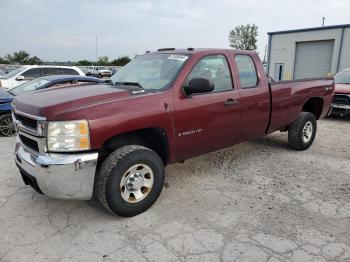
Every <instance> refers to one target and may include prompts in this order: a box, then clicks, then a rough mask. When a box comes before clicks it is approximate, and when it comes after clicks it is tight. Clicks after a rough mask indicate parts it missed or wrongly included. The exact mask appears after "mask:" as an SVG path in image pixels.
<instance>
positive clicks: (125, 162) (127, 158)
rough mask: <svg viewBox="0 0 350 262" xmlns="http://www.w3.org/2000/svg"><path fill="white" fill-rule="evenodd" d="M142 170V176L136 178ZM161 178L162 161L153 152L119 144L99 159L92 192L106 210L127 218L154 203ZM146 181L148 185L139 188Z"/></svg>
mask: <svg viewBox="0 0 350 262" xmlns="http://www.w3.org/2000/svg"><path fill="white" fill-rule="evenodd" d="M140 168H141V169H140ZM129 170H134V171H129ZM138 170H140V171H138ZM142 172H143V173H144V175H142V178H139V177H138V176H140V174H141V173H142ZM147 172H148V173H147ZM152 177H153V179H152ZM164 177H165V171H164V164H163V161H162V160H161V158H160V157H159V155H158V154H157V153H155V152H154V151H152V150H151V149H148V148H146V147H143V146H138V145H129V146H123V147H121V148H118V149H117V150H115V151H114V152H112V153H111V154H110V155H109V156H108V157H107V158H106V159H105V160H104V161H103V163H102V165H101V167H100V169H99V171H98V173H97V177H96V181H95V194H96V197H97V199H98V201H99V202H100V203H101V205H102V206H103V208H104V209H105V211H107V213H110V214H114V215H120V216H123V217H131V216H135V215H137V214H140V213H142V212H144V211H145V210H147V209H148V208H150V207H151V206H152V205H153V204H154V202H155V201H156V200H157V199H158V197H159V195H160V193H161V191H162V189H163V184H164ZM132 178H133V179H134V180H133V182H130V181H131V179H132ZM141 179H142V180H141ZM146 181H147V183H148V184H149V185H150V184H151V181H152V185H151V186H148V187H146V186H144V187H141V184H143V183H144V184H147V183H146ZM124 182H125V183H124ZM131 183H134V184H131ZM130 185H133V187H129V186H130ZM123 186H124V187H123ZM138 187H140V188H139V190H137V191H136V189H137V188H138ZM134 192H135V194H134ZM140 192H141V193H142V197H140V196H141V194H140ZM128 196H129V197H128Z"/></svg>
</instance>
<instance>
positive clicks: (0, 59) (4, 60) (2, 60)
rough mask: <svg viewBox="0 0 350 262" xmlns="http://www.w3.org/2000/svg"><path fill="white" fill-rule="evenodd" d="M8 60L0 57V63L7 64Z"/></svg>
mask: <svg viewBox="0 0 350 262" xmlns="http://www.w3.org/2000/svg"><path fill="white" fill-rule="evenodd" d="M8 63H9V61H7V60H6V59H5V58H3V57H0V64H8Z"/></svg>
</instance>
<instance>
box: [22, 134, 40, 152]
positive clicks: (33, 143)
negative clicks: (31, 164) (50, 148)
mask: <svg viewBox="0 0 350 262" xmlns="http://www.w3.org/2000/svg"><path fill="white" fill-rule="evenodd" d="M19 138H20V139H21V141H22V143H23V145H25V146H26V147H28V148H30V149H32V150H34V151H35V152H39V146H38V142H37V141H35V140H33V139H30V138H28V137H26V136H23V135H19Z"/></svg>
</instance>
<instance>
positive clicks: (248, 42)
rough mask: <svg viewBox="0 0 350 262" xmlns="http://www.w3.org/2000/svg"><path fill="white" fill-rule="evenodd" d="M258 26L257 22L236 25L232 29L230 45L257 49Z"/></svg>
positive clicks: (238, 47)
mask: <svg viewBox="0 0 350 262" xmlns="http://www.w3.org/2000/svg"><path fill="white" fill-rule="evenodd" d="M257 36H258V26H257V25H256V24H252V25H250V24H247V25H239V26H236V27H235V28H234V29H233V30H231V31H230V34H229V41H230V46H231V47H233V48H237V49H243V50H256V49H257V48H258V47H257V45H256V43H257V41H258V40H257Z"/></svg>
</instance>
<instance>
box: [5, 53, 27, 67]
mask: <svg viewBox="0 0 350 262" xmlns="http://www.w3.org/2000/svg"><path fill="white" fill-rule="evenodd" d="M29 58H30V56H29V54H28V53H27V52H26V51H19V52H14V53H13V54H12V55H11V54H7V55H6V56H5V59H7V60H8V61H9V62H10V63H20V64H27V63H28V61H29Z"/></svg>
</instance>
